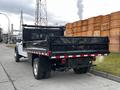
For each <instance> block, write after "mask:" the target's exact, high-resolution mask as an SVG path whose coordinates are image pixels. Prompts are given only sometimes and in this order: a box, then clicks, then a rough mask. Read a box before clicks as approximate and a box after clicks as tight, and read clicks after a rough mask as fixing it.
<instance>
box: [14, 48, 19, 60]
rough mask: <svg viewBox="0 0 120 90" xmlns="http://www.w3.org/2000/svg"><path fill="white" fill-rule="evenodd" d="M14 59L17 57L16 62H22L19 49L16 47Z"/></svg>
mask: <svg viewBox="0 0 120 90" xmlns="http://www.w3.org/2000/svg"><path fill="white" fill-rule="evenodd" d="M14 54H15V55H14V57H15V61H16V62H20V55H19V54H18V50H17V48H16V47H15V52H14Z"/></svg>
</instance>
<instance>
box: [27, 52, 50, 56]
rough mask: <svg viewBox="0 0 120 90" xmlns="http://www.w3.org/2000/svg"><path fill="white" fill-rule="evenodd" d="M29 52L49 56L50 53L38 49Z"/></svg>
mask: <svg viewBox="0 0 120 90" xmlns="http://www.w3.org/2000/svg"><path fill="white" fill-rule="evenodd" d="M27 52H28V53H33V54H38V55H44V56H48V53H44V52H38V51H27Z"/></svg>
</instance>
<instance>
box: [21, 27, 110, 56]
mask: <svg viewBox="0 0 120 90" xmlns="http://www.w3.org/2000/svg"><path fill="white" fill-rule="evenodd" d="M63 34H64V27H51V26H47V27H44V26H40V27H36V26H26V25H24V26H23V47H24V49H34V50H38V51H39V50H43V51H45V52H47V51H51V52H52V54H53V55H55V54H58V53H59V54H61V55H62V54H63V55H64V54H65V53H68V54H72V53H74V54H75V53H76V54H77V53H78V54H95V53H101V54H105V53H109V39H108V37H64V36H63Z"/></svg>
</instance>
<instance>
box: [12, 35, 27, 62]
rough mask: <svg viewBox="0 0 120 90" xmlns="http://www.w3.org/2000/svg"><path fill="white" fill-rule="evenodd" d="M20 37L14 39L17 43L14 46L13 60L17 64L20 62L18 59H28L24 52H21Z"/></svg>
mask: <svg viewBox="0 0 120 90" xmlns="http://www.w3.org/2000/svg"><path fill="white" fill-rule="evenodd" d="M21 37H22V35H18V37H17V38H16V39H17V42H16V46H15V54H14V55H15V60H16V62H19V61H20V60H19V59H20V58H21V57H25V58H27V57H28V54H27V52H25V51H24V50H23V45H22V44H23V41H22V38H21Z"/></svg>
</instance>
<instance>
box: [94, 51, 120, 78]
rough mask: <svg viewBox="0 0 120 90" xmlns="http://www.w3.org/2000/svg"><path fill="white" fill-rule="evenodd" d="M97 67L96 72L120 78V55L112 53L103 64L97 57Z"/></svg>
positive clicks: (105, 58)
mask: <svg viewBox="0 0 120 90" xmlns="http://www.w3.org/2000/svg"><path fill="white" fill-rule="evenodd" d="M96 65H97V66H96V67H95V69H96V70H99V71H103V72H107V73H110V74H113V75H117V76H120V53H111V54H109V55H108V56H105V57H104V60H103V62H100V60H99V58H98V57H97V60H96Z"/></svg>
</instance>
